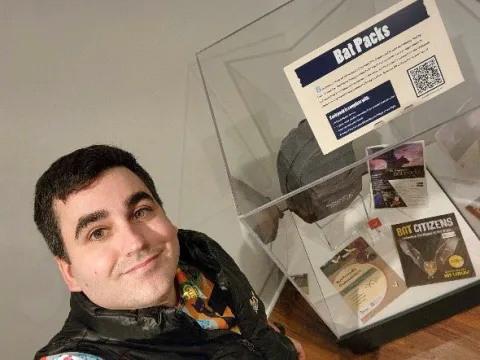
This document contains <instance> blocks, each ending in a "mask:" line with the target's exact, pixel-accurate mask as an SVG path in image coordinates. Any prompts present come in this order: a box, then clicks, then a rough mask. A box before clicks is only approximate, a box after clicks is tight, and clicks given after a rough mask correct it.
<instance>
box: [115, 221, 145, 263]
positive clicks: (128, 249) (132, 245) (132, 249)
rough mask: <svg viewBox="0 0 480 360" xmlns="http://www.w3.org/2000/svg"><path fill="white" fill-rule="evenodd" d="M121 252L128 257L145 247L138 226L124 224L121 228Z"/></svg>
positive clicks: (143, 237) (142, 235) (143, 238)
mask: <svg viewBox="0 0 480 360" xmlns="http://www.w3.org/2000/svg"><path fill="white" fill-rule="evenodd" d="M121 238H122V252H123V253H124V255H127V256H130V255H133V254H135V253H137V252H138V251H140V250H142V249H143V248H145V247H146V246H147V240H146V238H145V236H144V234H143V233H142V231H141V229H140V228H139V226H136V224H130V223H128V224H125V225H124V226H122V232H121Z"/></svg>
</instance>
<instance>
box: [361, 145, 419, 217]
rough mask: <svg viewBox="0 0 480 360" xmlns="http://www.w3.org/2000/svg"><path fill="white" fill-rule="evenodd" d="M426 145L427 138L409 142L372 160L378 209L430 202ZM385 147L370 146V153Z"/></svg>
mask: <svg viewBox="0 0 480 360" xmlns="http://www.w3.org/2000/svg"><path fill="white" fill-rule="evenodd" d="M424 146H425V144H424V142H423V141H416V142H409V143H405V144H402V145H399V146H397V147H396V148H394V149H392V150H390V151H387V152H385V153H383V154H381V155H378V156H377V157H374V158H373V159H370V160H369V161H368V169H369V172H370V178H371V195H372V200H373V206H374V208H375V209H384V208H399V207H425V206H427V205H428V191H427V181H426V178H425V173H426V170H425V159H424V153H425V149H424ZM385 148H386V145H378V146H371V147H368V148H367V149H366V153H367V156H369V155H372V154H375V153H376V152H378V151H381V150H383V149H385Z"/></svg>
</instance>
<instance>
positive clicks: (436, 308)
mask: <svg viewBox="0 0 480 360" xmlns="http://www.w3.org/2000/svg"><path fill="white" fill-rule="evenodd" d="M479 304H480V282H476V283H474V284H471V285H469V286H467V287H464V288H460V289H458V290H457V291H455V292H453V293H448V294H446V295H445V296H443V297H440V298H437V299H435V300H434V301H432V302H427V303H425V304H423V305H421V306H418V307H416V308H412V309H410V311H408V312H406V313H403V314H402V315H399V316H396V317H394V318H390V319H387V320H385V321H383V322H381V323H380V324H375V325H373V326H371V327H370V328H365V329H362V330H358V331H356V332H354V333H351V334H348V335H346V336H344V337H341V338H340V339H339V340H338V345H339V346H341V347H347V348H349V349H350V350H352V352H354V353H355V354H363V353H366V352H370V351H373V350H375V349H377V348H378V347H379V346H381V345H383V344H385V343H387V342H390V341H392V340H395V339H398V338H400V337H403V336H406V335H408V334H410V333H412V332H414V331H416V330H419V329H422V328H425V327H427V326H429V325H432V324H435V323H437V322H439V321H442V320H445V319H447V318H449V317H451V316H453V315H455V314H458V313H460V312H463V311H466V310H468V309H470V308H472V307H475V306H477V305H479Z"/></svg>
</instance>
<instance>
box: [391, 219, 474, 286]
mask: <svg viewBox="0 0 480 360" xmlns="http://www.w3.org/2000/svg"><path fill="white" fill-rule="evenodd" d="M392 230H393V235H394V237H395V244H396V245H397V250H398V254H399V256H400V262H401V263H402V268H403V273H404V275H405V281H406V283H407V286H408V287H411V286H419V285H427V284H433V283H439V282H444V281H453V280H460V279H465V278H470V277H474V276H475V269H474V268H473V264H472V261H471V260H470V256H469V254H468V250H467V246H466V244H465V241H464V239H463V236H462V233H461V231H460V227H459V225H458V222H457V219H456V217H455V214H453V213H452V214H445V215H441V216H435V217H431V218H425V219H421V220H417V221H410V222H405V223H401V224H396V225H392Z"/></svg>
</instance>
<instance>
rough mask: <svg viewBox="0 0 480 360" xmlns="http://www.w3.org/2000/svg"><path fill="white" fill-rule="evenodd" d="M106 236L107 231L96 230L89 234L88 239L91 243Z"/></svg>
mask: <svg viewBox="0 0 480 360" xmlns="http://www.w3.org/2000/svg"><path fill="white" fill-rule="evenodd" d="M106 235H107V229H96V230H94V231H93V232H92V233H91V234H90V236H89V239H90V240H93V241H98V240H102V239H103V238H104V237H105V236H106Z"/></svg>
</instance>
